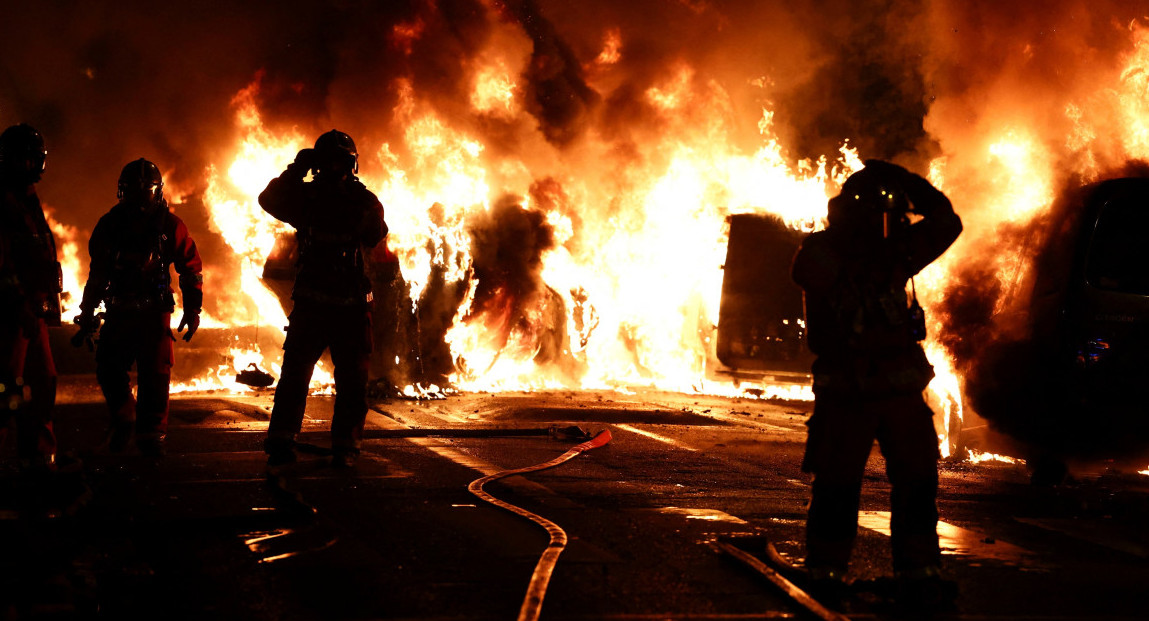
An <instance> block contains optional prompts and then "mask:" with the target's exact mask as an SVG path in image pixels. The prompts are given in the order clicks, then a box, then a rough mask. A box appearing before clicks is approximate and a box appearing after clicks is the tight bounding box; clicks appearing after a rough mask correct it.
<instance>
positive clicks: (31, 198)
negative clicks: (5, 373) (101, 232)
mask: <svg viewBox="0 0 1149 621" xmlns="http://www.w3.org/2000/svg"><path fill="white" fill-rule="evenodd" d="M62 284H63V283H62V282H61V273H60V264H59V263H58V262H57V261H56V239H55V237H53V236H52V229H51V228H49V227H48V221H47V219H46V218H45V216H44V210H43V207H42V206H41V205H40V198H39V197H38V196H37V195H36V190H35V186H24V187H18V188H14V187H11V186H10V185H9V184H0V318H3V319H4V321H5V322H7V321H9V320H10V319H12V318H15V317H18V316H27V315H28V314H32V315H35V316H37V317H42V318H44V319H45V320H46V321H47V322H48V325H55V326H58V325H60V293H61V291H62V290H63V288H62V286H61V285H62Z"/></svg>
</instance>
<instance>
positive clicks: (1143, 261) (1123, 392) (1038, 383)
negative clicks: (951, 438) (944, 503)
mask: <svg viewBox="0 0 1149 621" xmlns="http://www.w3.org/2000/svg"><path fill="white" fill-rule="evenodd" d="M1034 239H1035V236H1033V235H1032V234H1031V235H1030V237H1028V238H1027V243H1034V244H1035V245H1036V246H1038V247H1037V249H1036V252H1035V259H1034V264H1033V270H1032V275H1031V276H1030V278H1031V283H1032V288H1031V289H1029V290H1030V291H1031V294H1030V295H1029V297H1028V302H1027V303H1026V304H1022V305H1021V306H1022V309H1021V310H1020V311H1019V312H1017V317H1014V318H1012V321H1011V323H1012V324H1013V325H1015V326H1021V328H1019V329H1017V330H1016V331H1015V333H1014V334H1010V335H1008V336H1001V335H995V336H994V337H993V338H988V337H986V338H972V339H967V340H969V341H977V345H976V351H975V350H974V349H973V348H972V347H971V348H970V350H969V351H967V352H966V354H965V356H966V365H965V366H966V367H967V369H968V370H967V373H966V386H965V388H966V393H967V396H968V398H969V400H970V403H971V405H972V406H973V408H974V409H975V410H976V411H977V413H978V414H980V415H981V416H983V417H984V418H986V419H988V420H989V421H990V422H991V423H992V424H993V425H994V426H995V427H996V428H998V429H999V430H1001V431H1004V432H1005V433H1007V434H1008V435H1009V436H1011V437H1013V438H1015V439H1017V440H1020V441H1021V442H1022V443H1023V444H1024V445H1025V447H1026V451H1027V453H1028V454H1027V456H1028V457H1029V458H1030V460H1031V462H1035V463H1031V465H1034V466H1036V467H1037V468H1041V466H1040V465H1039V464H1041V463H1054V464H1058V463H1063V462H1064V460H1065V459H1067V458H1070V457H1113V456H1119V455H1130V456H1132V454H1134V453H1136V452H1138V451H1143V450H1144V449H1145V447H1146V446H1149V382H1147V381H1146V380H1147V379H1149V178H1119V179H1111V180H1108V181H1103V182H1100V183H1095V184H1091V185H1087V186H1084V187H1082V188H1079V189H1076V190H1073V191H1070V192H1066V193H1064V194H1063V196H1062V197H1061V199H1059V200H1058V202H1057V203H1056V204H1055V205H1054V208H1053V209H1052V210H1051V212H1050V217H1049V219H1048V221H1047V222H1046V223H1045V225H1044V227H1043V228H1042V229H1041V231H1040V233H1039V235H1038V236H1036V241H1034ZM965 304H966V306H967V308H968V307H969V306H972V305H971V304H968V303H965ZM960 305H961V304H960V303H954V304H953V307H957V306H960ZM984 306H986V307H987V310H986V311H985V314H986V315H987V316H988V315H989V313H990V312H997V309H998V308H1000V307H1002V306H1003V304H1002V303H1001V302H1000V299H999V300H997V301H995V300H993V299H990V300H986V301H985V304H984ZM989 307H994V310H993V311H990V310H988V308H989ZM951 310H953V308H952V307H951ZM955 315H956V312H955ZM968 319H969V315H968V313H967V315H966V316H965V318H964V319H959V320H956V321H966V322H967V325H968V324H969V323H971V322H969V321H968ZM1001 322H1002V321H1001V320H999V323H1001ZM972 323H976V322H972ZM955 331H956V330H955ZM955 346H957V347H959V351H960V345H959V344H957V343H956V340H955ZM1061 467H1063V466H1061ZM1036 475H1037V472H1035V476H1036Z"/></svg>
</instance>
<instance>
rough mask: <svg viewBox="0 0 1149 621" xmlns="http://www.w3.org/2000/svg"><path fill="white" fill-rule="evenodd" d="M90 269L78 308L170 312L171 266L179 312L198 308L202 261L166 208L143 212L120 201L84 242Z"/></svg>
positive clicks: (200, 304)
mask: <svg viewBox="0 0 1149 621" xmlns="http://www.w3.org/2000/svg"><path fill="white" fill-rule="evenodd" d="M88 253H89V255H91V258H92V262H91V268H90V270H89V272H88V284H87V285H86V286H85V287H84V299H83V301H82V302H81V303H80V308H81V309H82V310H83V311H84V312H89V313H90V312H93V311H95V309H96V307H97V306H99V305H100V302H101V301H102V302H104V304H105V306H106V307H107V309H108V310H109V311H111V312H115V311H116V310H158V311H162V312H168V313H170V312H172V311H173V310H174V309H175V298H174V296H173V291H172V287H171V284H172V283H171V281H172V278H171V269H170V268H171V266H173V265H174V266H175V268H176V273H177V274H179V286H180V294H181V295H182V297H183V310H184V314H192V315H194V314H198V313H199V312H200V310H201V308H202V307H203V262H202V261H201V260H200V256H199V251H198V250H197V249H196V245H195V240H193V239H192V238H191V235H190V234H189V233H188V229H187V226H186V225H185V224H184V223H183V220H180V218H179V217H178V216H176V215H175V214H174V213H172V212H171V211H168V209H167V206H166V205H161V206H159V207H157V208H156V209H154V210H152V211H150V212H147V211H143V210H141V209H139V208H138V207H135V206H131V205H125V204H123V203H119V204H117V205H116V206H115V207H112V209H111V211H109V212H108V213H106V214H104V216H103V217H102V218H100V221H99V222H98V223H96V228H95V230H93V231H92V238H91V240H90V241H89V242H88Z"/></svg>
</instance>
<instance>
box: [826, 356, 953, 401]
mask: <svg viewBox="0 0 1149 621" xmlns="http://www.w3.org/2000/svg"><path fill="white" fill-rule="evenodd" d="M812 370H813V374H814V386H813V389H814V394H815V395H817V394H819V393H823V394H825V393H836V394H848V395H857V396H863V397H882V396H890V395H896V394H911V393H916V392H921V391H922V390H925V388H926V386H927V385H928V384H929V383H930V380H932V379H933V377H934V369H933V365H931V364H930V362H929V360H928V359H926V355H925V352H924V351H922V349H921V347H916V348H913V349H908V350H904V351H901V352H898V353H896V354H892V355H886V356H875V357H867V356H858V357H852V356H847V357H843V358H836V357H830V358H827V357H825V356H819V358H818V359H817V360H815V361H814V366H813V369H812Z"/></svg>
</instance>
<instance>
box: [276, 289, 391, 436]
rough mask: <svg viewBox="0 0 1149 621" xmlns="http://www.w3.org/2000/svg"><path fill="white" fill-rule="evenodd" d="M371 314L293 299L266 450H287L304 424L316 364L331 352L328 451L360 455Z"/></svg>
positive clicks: (366, 308) (354, 307)
mask: <svg viewBox="0 0 1149 621" xmlns="http://www.w3.org/2000/svg"><path fill="white" fill-rule="evenodd" d="M371 348H372V343H371V309H370V307H369V306H366V305H363V304H356V305H340V304H329V303H322V302H314V301H310V300H306V299H300V300H296V302H295V308H294V309H293V310H292V311H291V317H290V318H289V319H288V328H287V338H286V340H285V341H284V343H283V367H282V371H281V375H280V378H279V384H278V385H276V387H275V404H274V405H273V406H272V410H271V424H270V425H269V426H268V430H267V442H266V446H267V449H268V451H269V452H270V451H273V450H277V449H281V448H288V447H290V446H292V445H293V444H294V442H295V436H296V434H297V433H299V430H300V427H301V426H302V424H303V413H304V410H305V409H306V405H307V394H308V392H309V388H310V384H311V376H312V374H313V373H314V371H315V364H316V362H318V361H319V357H320V356H321V355H323V351H324V350H327V349H330V351H331V362H332V364H333V365H334V367H335V370H334V372H333V374H334V376H335V412H334V416H333V417H332V420H331V447H332V449H334V450H336V451H342V452H349V453H356V454H357V453H358V452H359V445H360V443H361V441H362V438H363V425H364V421H365V420H366V418H367V365H368V360H369V358H370V356H371Z"/></svg>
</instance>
